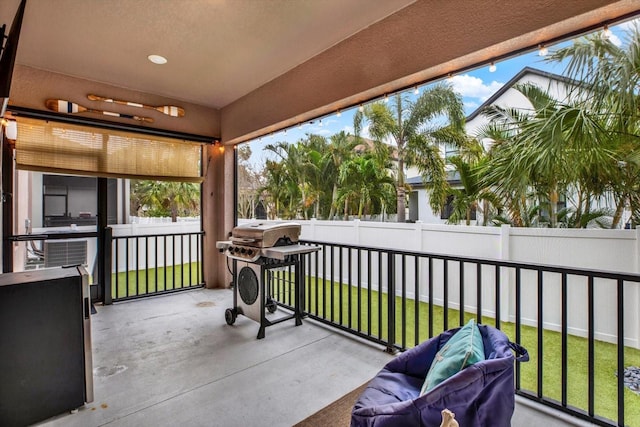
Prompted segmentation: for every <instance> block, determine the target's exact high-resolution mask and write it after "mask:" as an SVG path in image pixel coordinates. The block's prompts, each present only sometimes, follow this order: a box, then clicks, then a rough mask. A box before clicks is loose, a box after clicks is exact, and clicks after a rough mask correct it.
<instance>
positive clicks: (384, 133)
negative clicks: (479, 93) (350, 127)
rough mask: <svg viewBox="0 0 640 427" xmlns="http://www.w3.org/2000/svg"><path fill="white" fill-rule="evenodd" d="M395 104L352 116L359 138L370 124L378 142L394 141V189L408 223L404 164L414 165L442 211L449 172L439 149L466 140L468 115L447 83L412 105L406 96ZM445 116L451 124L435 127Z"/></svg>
mask: <svg viewBox="0 0 640 427" xmlns="http://www.w3.org/2000/svg"><path fill="white" fill-rule="evenodd" d="M391 102H392V105H391V106H390V107H389V106H388V105H387V103H384V102H376V103H373V104H371V105H368V106H367V107H365V108H364V111H362V112H361V111H358V112H357V113H356V115H355V117H354V128H355V131H356V135H359V134H360V132H361V130H362V124H363V121H364V120H366V122H368V124H369V133H370V134H371V135H372V136H373V138H374V139H376V140H378V141H384V140H386V139H387V138H390V139H392V140H393V142H395V144H396V153H395V154H396V157H397V158H396V167H395V187H396V194H397V215H398V222H404V221H405V206H406V194H405V191H406V184H405V172H404V169H405V166H411V165H415V166H417V167H418V169H419V170H420V173H421V175H422V176H423V179H424V181H425V182H427V183H429V184H428V185H429V189H430V195H431V198H430V200H431V203H430V204H431V207H432V209H434V211H435V210H439V209H440V208H441V207H442V206H443V205H444V202H445V198H446V182H447V180H446V173H445V168H444V160H443V159H442V156H441V155H440V150H439V145H440V144H442V143H450V144H453V145H456V146H458V145H459V144H460V142H461V140H462V139H463V136H462V135H463V132H462V129H463V121H464V112H463V106H462V100H461V98H460V96H459V95H458V94H456V93H455V92H454V91H453V89H452V87H451V86H450V85H448V84H446V83H440V84H436V85H434V86H431V87H429V88H428V89H426V90H425V91H424V92H423V93H422V95H421V96H420V97H419V98H418V99H417V100H416V101H415V102H412V101H411V100H410V99H409V97H408V95H406V94H397V95H395V96H393V97H392V101H391ZM443 116H444V117H445V118H446V119H448V124H447V125H441V124H439V123H436V122H438V121H439V119H442V118H443Z"/></svg>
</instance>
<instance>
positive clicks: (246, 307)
mask: <svg viewBox="0 0 640 427" xmlns="http://www.w3.org/2000/svg"><path fill="white" fill-rule="evenodd" d="M299 237H300V224H297V223H294V222H286V223H263V222H257V223H249V224H244V225H239V226H237V227H235V228H234V229H233V230H232V232H231V236H230V238H229V240H225V241H219V242H217V243H216V247H217V248H218V249H219V250H220V252H222V253H224V254H225V255H226V256H227V258H228V259H230V260H232V261H233V270H232V273H233V284H234V286H233V288H234V292H233V307H232V308H229V309H227V310H226V311H225V320H226V322H227V324H229V325H233V324H234V323H235V321H236V318H237V317H238V315H239V314H242V315H244V316H246V317H249V318H250V319H252V320H255V321H256V322H258V323H260V329H259V331H258V339H261V338H264V336H265V328H266V327H267V326H271V325H275V324H277V323H280V322H283V321H285V320H289V319H295V322H296V326H298V325H301V324H302V308H301V303H302V298H301V295H302V292H303V285H302V283H303V282H302V279H303V277H304V256H302V255H303V254H307V253H310V252H314V251H317V250H319V249H320V248H318V247H316V246H308V245H300V244H299V243H298V239H299ZM284 267H287V269H288V271H289V272H291V270H292V269H294V270H295V273H296V274H295V275H294V280H293V282H294V290H293V296H294V298H293V300H294V302H293V314H292V315H285V316H280V317H277V318H275V316H269V317H267V312H268V313H269V314H273V313H275V312H276V310H277V307H278V301H277V300H276V299H275V298H274V297H273V294H272V289H273V283H272V282H273V278H274V274H273V270H276V269H283V268H284Z"/></svg>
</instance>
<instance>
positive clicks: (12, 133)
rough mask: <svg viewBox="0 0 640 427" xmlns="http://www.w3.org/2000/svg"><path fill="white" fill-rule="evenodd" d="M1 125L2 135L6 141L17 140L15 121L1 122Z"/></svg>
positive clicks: (16, 124) (4, 120)
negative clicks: (2, 128)
mask: <svg viewBox="0 0 640 427" xmlns="http://www.w3.org/2000/svg"><path fill="white" fill-rule="evenodd" d="M2 125H3V126H4V134H5V136H6V137H7V139H10V140H12V141H15V140H16V139H18V123H16V121H15V120H6V119H3V120H2Z"/></svg>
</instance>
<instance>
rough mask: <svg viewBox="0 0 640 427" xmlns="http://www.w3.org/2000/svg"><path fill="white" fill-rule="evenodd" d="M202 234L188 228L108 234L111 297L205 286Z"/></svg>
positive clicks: (136, 296)
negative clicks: (184, 230)
mask: <svg viewBox="0 0 640 427" xmlns="http://www.w3.org/2000/svg"><path fill="white" fill-rule="evenodd" d="M203 235H204V233H203V232H191V233H170V234H157V235H135V236H113V237H111V241H112V245H111V247H112V257H111V258H112V259H111V261H112V264H113V268H112V275H111V296H112V298H113V301H122V300H127V299H133V298H141V297H146V296H153V295H158V294H164V293H170V292H176V291H182V290H186V289H193V288H197V287H202V286H204V279H203V277H204V275H203V271H202V237H203Z"/></svg>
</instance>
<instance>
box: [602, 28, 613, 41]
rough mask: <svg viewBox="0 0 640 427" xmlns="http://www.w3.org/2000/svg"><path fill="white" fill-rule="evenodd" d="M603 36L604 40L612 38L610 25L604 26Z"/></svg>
mask: <svg viewBox="0 0 640 427" xmlns="http://www.w3.org/2000/svg"><path fill="white" fill-rule="evenodd" d="M601 37H602V38H603V39H604V40H609V39H610V38H611V30H610V29H609V26H608V25H605V26H604V28H603V29H602V35H601Z"/></svg>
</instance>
